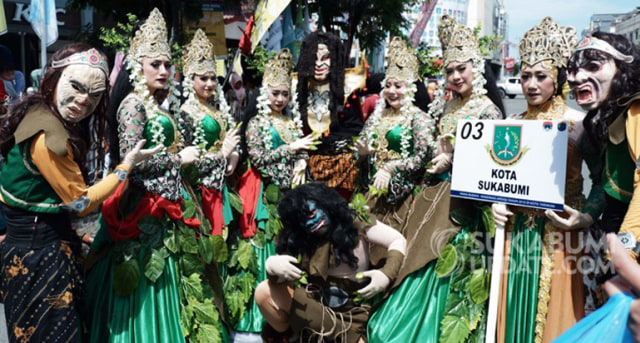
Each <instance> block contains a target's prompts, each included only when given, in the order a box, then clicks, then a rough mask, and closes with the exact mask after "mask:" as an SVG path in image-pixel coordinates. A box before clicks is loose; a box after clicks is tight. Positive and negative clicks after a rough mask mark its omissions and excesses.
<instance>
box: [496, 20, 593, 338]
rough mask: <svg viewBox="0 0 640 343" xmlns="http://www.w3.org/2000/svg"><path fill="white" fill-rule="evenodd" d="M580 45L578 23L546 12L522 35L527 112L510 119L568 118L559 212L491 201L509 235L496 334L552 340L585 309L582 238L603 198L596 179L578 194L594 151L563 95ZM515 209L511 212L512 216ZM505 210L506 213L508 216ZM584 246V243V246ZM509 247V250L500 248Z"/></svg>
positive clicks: (577, 116) (582, 115)
mask: <svg viewBox="0 0 640 343" xmlns="http://www.w3.org/2000/svg"><path fill="white" fill-rule="evenodd" d="M576 44H577V39H576V34H575V29H573V28H572V27H560V26H558V24H556V23H555V22H554V21H553V20H552V19H551V18H549V17H547V18H545V19H543V20H542V23H540V24H539V25H536V26H534V27H533V28H531V29H530V30H529V31H527V32H526V33H525V35H524V37H523V38H522V41H521V42H520V56H521V58H522V71H521V75H522V76H521V79H522V91H523V93H524V96H525V98H526V100H527V111H526V112H524V113H522V114H520V115H516V116H514V118H515V119H532V120H565V121H567V122H568V124H569V125H568V127H569V143H568V151H567V173H566V188H565V207H564V213H561V214H557V213H555V212H554V211H551V210H548V211H546V212H545V211H543V210H536V209H531V208H526V207H517V206H510V207H509V208H507V206H506V205H504V204H494V205H493V211H494V218H495V220H496V223H497V224H500V225H503V226H505V229H506V230H507V231H510V232H511V234H510V235H507V242H506V243H505V247H510V251H506V253H505V255H506V256H508V257H506V258H505V261H506V262H505V265H504V269H505V272H504V275H505V277H504V278H503V279H502V281H503V286H502V289H503V292H502V294H501V301H500V310H499V311H500V317H499V321H498V340H499V341H501V342H504V341H509V342H533V341H536V342H549V341H551V340H553V339H555V338H556V337H557V336H559V335H560V334H561V333H562V332H564V331H565V330H566V329H568V328H569V327H571V326H572V325H573V324H575V323H576V322H577V321H578V320H580V319H581V318H582V317H583V316H584V315H585V298H586V296H585V289H584V283H583V273H582V268H581V267H578V264H579V263H578V261H581V260H582V259H581V257H582V256H583V250H584V249H583V248H584V245H583V244H582V242H581V239H582V238H583V237H585V235H584V234H585V230H584V229H586V228H588V227H589V226H590V225H591V224H593V218H598V217H599V216H600V213H601V209H602V207H603V204H604V199H603V195H602V187H601V186H600V185H599V182H597V180H596V181H594V182H593V187H592V189H591V192H590V196H589V199H588V200H587V201H586V202H585V199H584V196H583V194H582V184H583V180H582V173H581V169H582V161H583V159H584V160H585V161H586V163H587V165H588V166H589V167H590V169H591V171H592V172H594V173H595V174H597V172H596V169H598V168H599V154H598V151H597V150H596V151H595V152H594V151H589V150H588V148H589V147H590V146H591V145H590V144H586V142H585V141H584V139H583V138H584V135H583V133H584V129H583V126H582V120H583V119H584V114H583V113H581V112H579V111H576V110H573V109H571V108H569V107H568V106H567V104H566V103H565V102H564V96H565V95H566V92H567V91H568V87H566V79H567V77H566V75H567V72H566V67H567V61H568V59H569V57H570V56H571V52H572V51H573V48H574V47H575V46H576ZM513 213H516V215H515V216H512V217H510V216H511V215H512V214H513ZM508 217H510V218H508ZM581 247H583V248H581ZM505 250H506V249H505Z"/></svg>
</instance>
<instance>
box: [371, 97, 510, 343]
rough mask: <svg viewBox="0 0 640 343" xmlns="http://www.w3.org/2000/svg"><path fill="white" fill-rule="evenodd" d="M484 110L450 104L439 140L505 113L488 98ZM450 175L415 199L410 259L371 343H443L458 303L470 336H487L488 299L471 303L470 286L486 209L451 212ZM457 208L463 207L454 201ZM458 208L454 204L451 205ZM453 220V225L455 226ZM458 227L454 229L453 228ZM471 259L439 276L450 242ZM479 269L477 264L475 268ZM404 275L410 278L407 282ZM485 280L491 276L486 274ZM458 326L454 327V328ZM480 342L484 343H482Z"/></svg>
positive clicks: (468, 206)
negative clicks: (461, 126) (469, 122)
mask: <svg viewBox="0 0 640 343" xmlns="http://www.w3.org/2000/svg"><path fill="white" fill-rule="evenodd" d="M481 100H482V102H481V105H480V106H477V107H473V108H472V107H469V106H466V107H465V106H464V104H462V105H461V106H457V105H459V104H457V103H456V102H455V101H454V102H452V103H449V104H447V106H446V107H445V111H444V114H443V115H442V116H441V117H440V119H439V122H438V132H437V133H438V135H437V136H440V135H444V134H446V133H453V134H455V129H456V125H457V120H458V119H474V118H477V119H498V118H501V117H502V115H501V112H500V110H499V109H498V108H497V107H496V106H495V105H494V104H493V103H492V102H491V100H489V98H488V97H486V96H483V97H482V98H481ZM448 179H449V175H448V172H445V174H443V175H434V176H432V180H434V181H431V183H427V184H425V185H424V186H423V187H422V189H421V190H420V192H418V194H417V195H416V197H415V200H414V203H413V205H412V206H413V207H412V209H411V212H410V214H409V217H408V218H407V224H406V225H405V227H406V229H405V232H403V234H404V235H405V237H406V238H407V257H406V259H405V262H404V264H403V267H402V269H401V270H400V276H401V277H400V279H399V280H397V281H396V282H395V283H394V288H393V289H392V290H391V293H390V294H389V297H388V298H387V299H386V300H385V301H384V303H382V305H381V306H380V307H379V308H378V309H376V310H375V312H374V313H373V314H372V315H371V318H370V319H369V325H368V328H367V336H368V341H369V342H398V343H400V342H425V343H429V342H440V339H444V342H449V341H453V340H452V339H451V338H450V333H451V331H452V329H454V328H455V324H454V323H457V322H462V321H460V317H461V315H460V314H457V315H456V311H455V308H456V304H459V305H460V306H464V308H466V309H467V310H466V311H464V314H463V315H462V316H464V317H465V320H466V323H468V324H465V325H466V327H467V329H466V330H467V332H466V334H467V335H473V337H475V338H476V339H477V338H479V337H484V327H485V323H486V318H485V317H486V316H484V315H483V314H484V313H485V312H486V299H481V300H482V301H478V303H476V302H474V301H472V300H471V294H470V292H469V287H468V286H467V285H468V284H467V283H465V282H466V281H468V280H469V279H468V278H469V277H470V273H471V270H472V269H474V268H475V269H480V268H476V267H478V265H481V264H482V263H485V261H486V256H485V254H484V253H481V254H475V253H472V251H473V249H472V244H475V243H477V239H478V237H483V236H482V235H484V226H483V224H482V220H481V211H482V208H481V207H480V206H479V205H477V204H474V203H472V202H462V203H463V205H464V206H461V209H462V208H464V209H465V210H466V211H464V212H463V211H462V210H460V211H458V210H456V211H454V212H455V213H453V212H452V213H451V216H450V213H449V210H450V208H449V202H450V201H451V198H450V197H449V191H448V190H449V181H448ZM455 203H456V204H457V203H458V202H455ZM451 206H452V208H451V209H453V203H452V204H451ZM450 217H456V218H450ZM452 220H453V221H452ZM450 225H455V226H450ZM447 242H448V245H447V246H452V247H455V249H457V251H459V252H460V253H462V254H464V256H465V257H466V262H465V263H463V264H459V265H458V266H457V268H456V269H455V270H453V271H452V270H449V273H446V274H445V275H440V277H438V275H437V273H436V267H437V262H436V260H434V258H437V257H438V256H439V254H440V252H441V250H442V249H449V251H451V249H453V248H446V247H445V248H443V246H444V245H445V243H447ZM474 263H475V264H477V265H472V264H474ZM402 275H406V276H405V277H404V278H402ZM483 277H484V280H486V277H487V275H486V274H485V275H484V276H483ZM452 324H453V325H452ZM480 341H481V340H480Z"/></svg>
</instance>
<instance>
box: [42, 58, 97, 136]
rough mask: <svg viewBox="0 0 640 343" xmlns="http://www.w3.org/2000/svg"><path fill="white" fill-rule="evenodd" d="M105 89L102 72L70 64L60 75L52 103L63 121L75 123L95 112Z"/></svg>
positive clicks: (85, 66) (89, 67)
mask: <svg viewBox="0 0 640 343" xmlns="http://www.w3.org/2000/svg"><path fill="white" fill-rule="evenodd" d="M106 89H107V76H106V75H105V74H104V72H102V70H100V69H98V68H93V67H91V66H89V65H85V64H71V65H69V66H67V67H66V68H64V70H63V71H62V74H61V75H60V79H59V80H58V84H57V85H56V93H55V99H54V100H55V101H54V102H55V104H56V106H57V108H58V111H59V112H60V115H62V118H63V119H64V120H67V121H70V122H74V123H77V122H79V121H81V120H82V119H84V118H86V117H87V116H89V115H90V114H91V113H93V111H95V109H96V107H97V106H98V103H100V99H102V95H103V94H104V91H105V90H106Z"/></svg>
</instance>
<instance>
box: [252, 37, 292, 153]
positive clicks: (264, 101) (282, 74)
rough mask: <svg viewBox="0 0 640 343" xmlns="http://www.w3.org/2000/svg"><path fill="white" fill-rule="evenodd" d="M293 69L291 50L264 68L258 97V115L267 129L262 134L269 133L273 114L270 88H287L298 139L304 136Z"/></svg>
mask: <svg viewBox="0 0 640 343" xmlns="http://www.w3.org/2000/svg"><path fill="white" fill-rule="evenodd" d="M292 69H293V57H292V56H291V52H289V49H286V48H285V49H282V50H280V52H278V54H277V55H276V56H275V57H274V58H272V59H271V60H269V61H268V62H267V64H266V65H265V67H264V74H263V76H262V86H261V87H260V94H259V95H258V98H257V100H258V115H260V116H261V117H262V118H263V119H265V120H262V122H263V124H264V125H265V126H267V127H263V128H262V132H263V133H266V132H269V127H268V125H270V124H269V123H270V121H269V115H270V114H271V108H270V107H269V88H268V87H269V86H272V87H276V86H283V85H284V86H287V87H288V88H289V90H290V92H289V94H290V95H289V96H290V98H291V100H290V101H289V107H290V109H291V114H292V117H293V118H291V119H292V120H293V122H294V123H295V126H296V128H297V133H296V138H297V137H300V136H302V120H301V119H300V112H299V111H298V102H297V101H296V99H297V94H296V91H295V89H292V88H291V71H292ZM265 142H266V144H267V146H266V147H265V148H266V149H267V150H270V149H271V140H270V139H267V140H265Z"/></svg>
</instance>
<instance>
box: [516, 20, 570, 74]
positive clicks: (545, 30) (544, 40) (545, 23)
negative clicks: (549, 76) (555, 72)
mask: <svg viewBox="0 0 640 343" xmlns="http://www.w3.org/2000/svg"><path fill="white" fill-rule="evenodd" d="M576 45H578V38H577V36H576V29H574V28H573V27H571V26H559V25H558V24H557V23H556V22H555V21H553V19H551V18H550V17H546V18H544V19H542V22H541V23H540V24H538V25H536V26H534V27H532V28H530V29H529V30H528V31H527V32H526V33H525V34H524V37H523V38H522V40H521V41H520V59H521V60H522V63H526V64H528V65H530V66H532V65H534V64H536V63H538V62H542V61H547V60H548V61H550V62H551V64H552V65H553V66H555V67H556V68H565V67H566V66H567V62H568V61H569V58H570V57H571V54H572V53H573V49H574V48H575V47H576Z"/></svg>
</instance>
